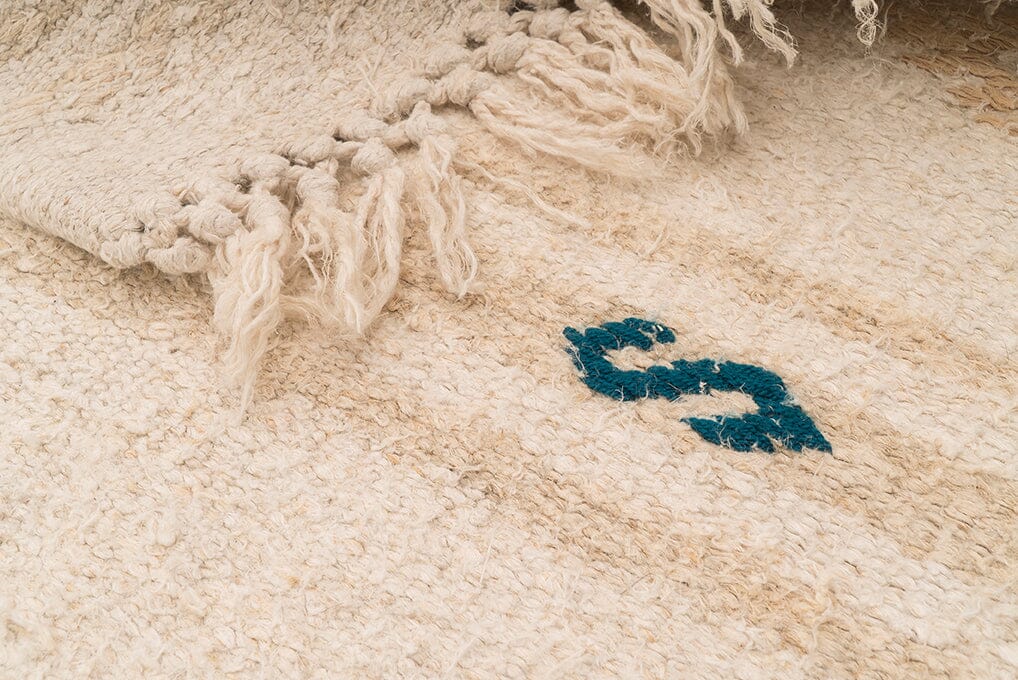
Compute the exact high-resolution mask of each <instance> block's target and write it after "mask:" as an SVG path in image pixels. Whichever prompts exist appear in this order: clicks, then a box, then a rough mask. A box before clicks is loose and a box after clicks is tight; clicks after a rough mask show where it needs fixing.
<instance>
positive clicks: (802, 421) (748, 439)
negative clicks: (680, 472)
mask: <svg viewBox="0 0 1018 680" xmlns="http://www.w3.org/2000/svg"><path fill="white" fill-rule="evenodd" d="M562 333H563V335H565V336H566V339H567V340H569V342H571V343H572V344H573V346H572V347H571V348H570V354H571V355H572V357H573V363H574V364H575V365H576V368H578V369H579V370H580V375H581V380H583V382H584V383H585V384H586V385H587V386H588V387H590V388H591V389H592V390H594V391H595V392H600V393H601V394H604V395H607V396H609V397H611V398H612V399H618V400H620V401H633V400H635V399H647V398H651V397H653V398H660V399H668V400H670V401H675V400H677V399H680V398H681V397H682V396H683V395H687V394H710V393H711V392H714V391H716V392H742V393H743V394H746V395H748V396H749V397H751V398H752V399H753V401H754V403H756V405H757V411H756V412H755V413H746V414H743V415H741V416H712V417H709V418H683V422H685V423H688V424H689V426H690V427H692V428H693V430H694V431H695V432H696V433H697V434H699V435H700V436H701V437H703V438H704V439H706V440H707V441H709V442H712V443H714V444H719V445H721V446H727V447H728V448H731V449H735V450H736V451H751V450H753V449H754V448H756V449H760V450H762V451H767V452H769V453H773V452H774V443H775V442H778V443H780V444H782V445H783V446H785V447H787V448H789V449H792V450H794V451H802V450H803V449H804V448H809V449H816V450H818V451H830V450H831V445H830V443H829V442H828V441H827V439H825V438H824V436H823V435H822V434H820V430H818V429H817V427H816V425H815V424H814V423H813V420H812V419H811V418H810V417H809V416H808V415H806V413H805V412H804V411H803V410H802V409H801V408H800V407H799V406H798V405H797V404H796V403H795V402H794V401H793V400H792V397H791V395H789V393H788V390H787V389H786V388H785V383H784V382H783V381H782V380H781V378H780V377H778V376H777V375H775V374H774V373H772V372H770V371H768V370H766V369H763V368H760V367H759V366H754V365H752V364H738V363H734V362H731V361H721V362H718V361H714V360H712V359H700V360H698V361H687V360H685V359H679V360H678V361H673V362H672V364H671V366H670V367H668V366H651V367H650V368H648V369H647V370H645V371H624V370H622V369H620V368H618V367H616V366H615V364H613V363H612V362H611V361H610V360H609V359H608V356H607V355H608V352H610V351H613V350H619V349H622V348H624V347H637V348H639V349H642V350H644V351H646V350H649V349H650V348H651V347H653V346H654V344H655V343H662V344H667V343H673V342H675V332H674V331H672V329H670V328H668V327H667V326H663V325H661V324H656V323H652V322H650V321H645V320H643V319H636V318H629V319H626V320H625V321H623V322H621V323H618V322H609V323H605V324H602V325H600V326H595V327H593V328H588V329H587V330H586V331H583V332H580V331H578V330H576V329H575V328H566V329H565V330H564V331H563V332H562Z"/></svg>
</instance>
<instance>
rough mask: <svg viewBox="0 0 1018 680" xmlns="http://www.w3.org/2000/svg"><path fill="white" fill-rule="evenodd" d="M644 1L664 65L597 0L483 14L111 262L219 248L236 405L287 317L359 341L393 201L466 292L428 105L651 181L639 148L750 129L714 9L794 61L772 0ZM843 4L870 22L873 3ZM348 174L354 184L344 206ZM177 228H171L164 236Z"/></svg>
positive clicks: (534, 145) (460, 204)
mask: <svg viewBox="0 0 1018 680" xmlns="http://www.w3.org/2000/svg"><path fill="white" fill-rule="evenodd" d="M642 2H643V3H644V4H645V5H646V6H647V7H648V8H649V10H650V16H651V19H652V21H653V22H654V23H655V24H656V25H657V26H659V27H660V28H662V29H663V30H665V31H667V32H668V33H670V34H672V35H673V36H674V37H675V38H676V40H677V42H678V51H679V53H680V54H679V56H678V57H677V58H672V57H671V56H669V55H668V54H666V53H665V52H664V51H663V50H662V48H661V47H660V46H659V45H657V44H656V43H655V42H654V41H653V40H652V39H651V38H650V37H649V36H648V35H647V34H646V33H645V32H644V31H643V30H642V29H640V28H639V27H638V26H636V25H635V24H634V23H632V22H631V21H629V20H628V19H627V18H625V17H624V16H623V15H622V14H621V13H619V11H618V10H616V9H615V8H614V7H613V6H612V5H611V4H610V3H609V2H606V1H605V0H578V1H577V2H576V4H575V9H573V10H572V11H570V10H567V9H565V8H562V7H558V6H557V4H558V3H557V2H555V1H554V0H543V1H542V2H535V3H531V4H532V5H533V6H534V7H535V8H534V9H526V10H522V11H516V12H514V13H511V14H510V13H509V12H505V11H490V12H480V13H478V14H477V15H475V16H474V19H473V21H472V22H471V24H470V25H469V27H468V28H467V29H466V30H465V32H464V34H463V36H462V38H461V41H460V43H459V44H450V45H446V46H445V47H444V48H440V49H437V50H434V51H433V52H432V53H430V54H429V55H427V61H426V63H425V65H424V69H423V72H422V74H421V76H418V77H412V78H409V79H407V80H406V81H405V82H403V83H400V84H396V85H395V86H394V87H392V88H390V89H388V90H386V91H385V92H384V93H383V95H381V96H380V97H379V99H378V100H377V101H376V103H375V106H374V108H373V110H372V112H370V113H369V112H366V111H357V112H353V113H351V114H349V115H347V116H345V117H344V119H343V120H342V121H341V122H340V124H339V125H337V126H336V129H335V130H334V131H333V133H334V134H332V135H326V136H319V137H315V138H311V139H305V140H300V141H298V142H295V143H293V144H289V145H287V146H286V147H285V148H282V149H280V150H279V151H278V153H276V154H269V155H266V156H259V157H255V158H252V159H248V160H247V161H245V162H244V163H243V164H242V166H241V167H240V168H239V169H238V172H237V175H236V177H235V178H234V179H233V181H232V182H224V181H218V182H217V181H215V180H205V181H204V182H198V183H194V184H192V185H189V186H186V187H183V188H181V189H180V190H179V191H178V192H177V199H179V201H180V208H179V211H177V213H176V214H174V215H171V216H170V217H168V218H167V217H165V216H160V217H159V218H158V219H155V220H154V221H153V223H156V222H158V224H159V225H161V226H159V228H158V229H149V230H147V231H145V232H144V233H141V234H140V235H134V234H132V235H130V237H129V238H128V237H125V239H126V240H125V242H124V243H119V242H118V243H116V244H112V245H111V246H110V248H109V250H110V257H113V256H114V255H119V254H120V253H121V251H123V255H122V256H121V259H125V260H126V259H128V258H129V256H130V255H131V254H132V253H134V251H135V250H138V249H139V248H138V243H135V242H134V241H138V240H139V239H147V241H152V242H153V243H158V245H160V249H159V250H158V253H157V254H158V255H159V257H160V258H162V260H163V261H165V265H166V266H165V267H164V268H168V269H171V270H174V271H177V270H179V271H196V270H197V268H201V267H202V266H204V264H203V262H204V261H203V260H201V259H200V258H199V257H198V255H201V254H202V253H204V252H205V251H204V250H202V248H199V247H198V244H199V243H204V244H210V245H211V246H212V247H213V248H214V252H215V256H214V258H212V264H210V265H209V266H208V276H209V279H210V280H211V282H212V285H213V292H214V296H215V315H214V316H215V321H216V324H217V325H218V327H219V328H220V329H222V331H223V332H224V334H225V335H226V336H227V337H228V338H229V345H228V348H227V350H226V353H225V357H224V364H225V368H226V372H227V374H228V376H229V377H230V378H232V380H233V382H234V383H236V384H237V385H239V386H240V388H241V402H242V405H243V406H246V405H247V404H248V403H249V401H250V399H251V397H252V394H253V391H254V381H255V377H256V375H257V371H258V367H259V365H260V364H261V362H262V359H263V357H264V356H265V354H266V352H267V351H268V350H269V348H270V347H271V345H272V343H273V341H274V338H275V335H276V331H277V329H278V327H279V325H280V324H281V323H282V322H283V320H284V319H285V318H287V317H299V318H302V319H304V320H306V321H309V322H311V323H315V324H319V325H322V326H326V327H329V328H334V329H337V330H339V331H341V332H347V333H351V334H361V333H364V332H365V330H366V329H367V328H368V327H369V326H370V324H371V322H372V321H373V320H374V319H375V318H376V317H377V316H378V314H379V313H380V312H381V310H382V309H383V308H384V306H385V305H386V303H387V302H388V301H389V300H390V299H391V298H392V296H393V294H394V292H395V289H396V286H397V284H398V281H399V273H400V262H401V257H402V244H403V238H404V222H405V219H406V215H407V205H406V204H409V206H410V207H411V208H412V210H413V211H414V213H413V214H415V215H417V216H418V217H419V218H420V219H421V220H422V221H423V222H424V223H425V224H426V226H427V232H428V238H429V241H430V244H431V248H432V250H433V255H434V258H435V263H436V269H437V272H438V277H439V279H440V280H441V281H442V284H443V285H444V286H445V288H446V289H447V290H449V291H450V292H452V293H453V294H455V295H457V296H459V297H461V296H463V295H466V294H467V293H469V292H471V291H473V290H475V289H476V284H475V278H476V274H477V259H476V257H475V255H474V253H473V250H472V249H471V247H470V244H469V241H468V237H467V228H466V199H465V196H464V192H463V186H462V182H461V180H460V177H459V175H458V174H457V173H456V170H455V167H456V164H457V162H458V161H457V160H456V151H457V142H456V140H455V139H454V138H453V137H452V136H451V135H449V134H448V133H447V131H446V128H445V125H444V123H443V121H442V120H441V119H440V118H439V117H438V116H436V115H434V113H433V112H432V107H442V106H447V105H453V106H458V107H462V108H464V109H466V110H469V111H470V112H471V113H472V114H473V115H474V117H475V118H476V119H477V120H478V121H479V122H480V123H481V124H482V125H483V126H484V127H485V128H487V129H488V130H489V131H490V132H492V133H493V134H494V135H496V136H498V137H501V138H503V139H506V140H510V141H512V142H514V143H515V144H517V145H518V146H520V147H522V148H523V149H525V150H528V151H530V152H535V153H537V152H539V153H544V154H549V155H552V156H556V157H559V158H562V159H565V160H567V161H569V162H572V163H575V164H577V165H580V166H582V167H585V168H589V169H591V170H594V171H597V172H602V173H612V174H619V175H624V176H631V177H636V176H641V175H646V174H648V173H649V171H650V170H651V168H652V166H651V165H650V160H649V157H650V155H651V154H653V155H670V154H673V153H679V152H682V151H683V150H685V149H689V150H691V151H693V152H694V153H696V152H699V151H700V149H701V146H702V141H701V138H702V136H703V135H709V136H713V135H717V134H720V133H721V132H722V131H724V130H726V129H735V130H737V131H741V130H743V129H744V128H745V127H746V118H745V115H744V114H743V111H742V108H741V106H740V104H739V103H738V101H737V100H736V98H735V95H734V84H733V81H732V78H731V76H730V74H729V73H728V70H727V64H726V60H725V58H724V57H723V55H722V54H721V51H720V46H721V45H725V44H726V45H728V47H729V49H730V51H731V58H732V60H733V61H735V62H738V61H739V60H741V58H742V53H741V50H740V48H739V45H738V43H737V42H736V40H735V38H734V36H733V35H732V33H731V32H730V31H729V30H728V29H727V27H726V26H725V19H724V10H725V8H727V11H728V12H730V13H731V15H732V16H733V17H735V18H736V19H738V18H741V17H744V16H745V17H748V18H749V21H750V24H751V25H752V28H753V30H754V32H755V33H756V34H757V35H759V36H760V38H761V39H762V40H763V41H764V43H765V44H767V45H768V46H769V47H771V48H773V49H775V50H777V51H778V52H780V53H781V54H783V55H784V56H785V57H786V59H788V60H789V62H791V60H792V59H793V58H794V56H795V51H794V46H793V43H792V40H791V38H790V36H788V34H787V33H786V32H785V31H784V29H782V28H780V27H779V26H778V24H777V23H776V21H775V19H774V16H773V14H772V13H771V12H770V8H769V5H770V2H769V0H713V2H714V5H713V14H712V13H711V12H709V11H708V10H707V9H705V8H704V7H703V6H701V4H700V2H699V0H642ZM722 2H724V3H725V4H724V7H723V6H722V4H721V3H722ZM854 6H855V7H856V10H857V12H860V17H867V19H866V20H867V21H869V22H871V23H870V24H865V22H864V24H865V25H868V26H875V9H871V8H875V5H873V0H854ZM866 30H867V31H868V30H869V28H867V29H866ZM874 30H875V29H874ZM860 31H861V34H860V35H861V36H862V35H863V33H862V31H863V28H860ZM866 35H869V34H868V33H866ZM408 147H414V148H416V149H417V154H416V159H415V160H416V162H415V163H414V164H413V165H412V166H411V168H410V169H411V170H412V171H410V172H408V171H407V163H408V158H406V157H404V156H403V155H402V154H401V155H397V154H398V153H399V152H401V151H402V150H404V149H406V148H408ZM350 178H352V179H354V180H355V181H357V182H358V183H359V191H357V192H356V194H357V195H356V197H355V201H354V203H353V204H351V199H352V198H354V197H351V196H349V195H347V194H346V193H345V191H346V190H347V187H348V185H349V184H350V182H348V181H347V180H348V179H350ZM495 179H496V180H498V179H500V178H495ZM527 195H528V196H530V197H531V198H532V199H533V198H537V197H536V195H533V194H527ZM537 200H538V201H540V199H539V198H537ZM538 205H543V206H544V207H545V208H546V209H547V208H549V206H547V205H546V204H544V203H543V201H540V202H539V203H538ZM178 228H179V230H180V232H181V233H183V234H184V235H183V236H181V237H179V238H177V240H176V241H174V240H173V236H174V234H176V233H178ZM163 232H165V233H163ZM130 239H133V240H130ZM128 241H130V242H128ZM147 241H146V242H147ZM199 250H202V253H197V251H199ZM207 260H208V258H207V256H206V260H205V261H207Z"/></svg>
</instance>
